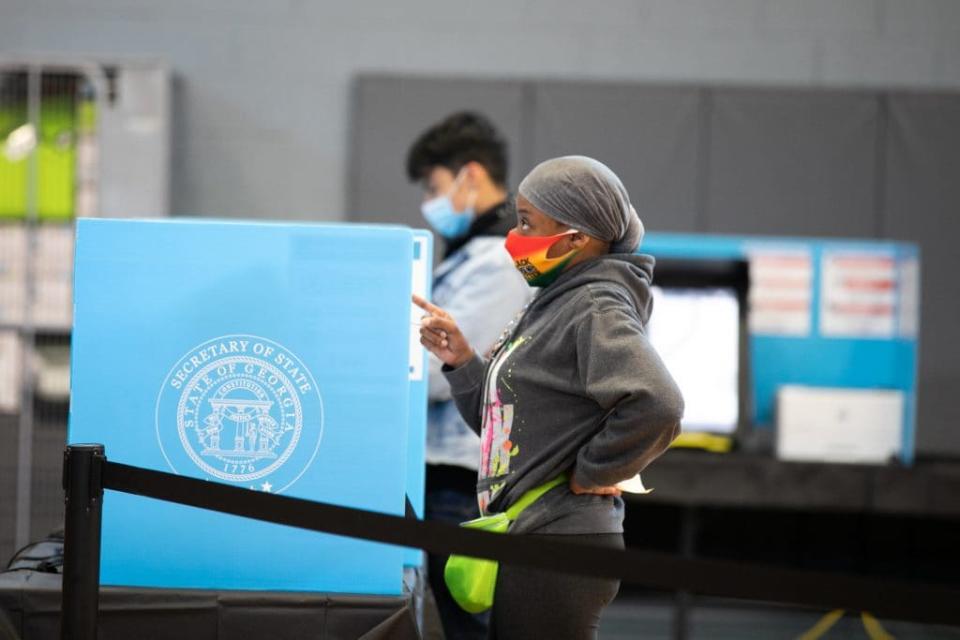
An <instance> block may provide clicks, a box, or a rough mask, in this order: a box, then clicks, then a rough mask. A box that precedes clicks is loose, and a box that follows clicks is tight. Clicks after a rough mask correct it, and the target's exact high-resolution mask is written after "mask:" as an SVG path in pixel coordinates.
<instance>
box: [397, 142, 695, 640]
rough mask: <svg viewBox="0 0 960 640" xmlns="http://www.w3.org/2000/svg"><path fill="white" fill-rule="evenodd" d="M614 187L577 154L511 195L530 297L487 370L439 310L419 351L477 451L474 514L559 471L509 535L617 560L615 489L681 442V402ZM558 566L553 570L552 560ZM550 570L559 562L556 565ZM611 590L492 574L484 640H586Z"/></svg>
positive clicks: (619, 536) (500, 505) (619, 187)
mask: <svg viewBox="0 0 960 640" xmlns="http://www.w3.org/2000/svg"><path fill="white" fill-rule="evenodd" d="M642 237H643V225H642V223H641V222H640V219H639V217H638V216H637V213H636V211H635V210H634V209H633V207H632V206H631V204H630V200H629V197H628V195H627V191H626V189H625V188H624V186H623V184H622V183H621V182H620V179H619V178H617V176H616V175H615V174H614V173H613V172H612V171H611V170H610V169H609V168H607V167H606V166H605V165H603V164H601V163H600V162H598V161H596V160H593V159H591V158H586V157H583V156H567V157H563V158H555V159H553V160H548V161H546V162H544V163H542V164H540V165H539V166H537V167H536V168H534V170H533V171H531V172H530V174H529V175H528V176H527V177H526V178H525V179H524V180H523V182H522V183H521V184H520V188H519V190H518V196H517V226H516V228H515V229H514V230H512V231H511V232H510V234H509V235H508V237H507V241H506V248H507V251H508V252H509V253H510V254H511V256H512V257H513V259H514V263H515V265H516V266H517V268H518V269H519V270H520V272H521V273H522V274H523V275H524V277H525V278H526V279H527V281H528V283H529V284H530V285H531V286H536V287H540V288H541V290H540V291H539V293H538V294H537V296H536V297H535V298H534V300H533V301H532V302H531V303H530V304H529V305H528V307H527V309H526V310H525V311H524V312H523V313H522V315H521V316H520V317H519V318H518V319H517V320H516V321H515V322H514V323H511V324H512V325H514V326H511V327H508V329H507V331H505V332H504V336H502V338H501V340H500V341H499V342H498V344H497V345H496V346H495V347H494V348H493V349H492V350H491V352H490V353H489V354H487V357H486V359H484V358H481V357H480V356H479V355H478V354H476V353H475V352H474V351H473V349H472V348H471V347H470V345H469V344H468V343H467V342H466V340H465V339H464V338H463V335H462V334H461V333H460V331H459V329H458V328H457V325H456V321H455V320H454V319H453V318H452V317H451V316H450V315H449V314H447V313H446V312H445V311H443V310H442V309H439V308H437V307H435V306H433V305H431V304H429V303H427V302H425V301H423V300H421V299H419V298H417V299H415V302H416V303H417V304H418V305H419V306H421V307H422V308H423V309H424V310H425V311H427V313H428V315H426V316H425V317H424V319H423V322H422V326H421V330H420V337H421V342H422V343H423V345H424V346H425V347H427V349H429V350H430V351H431V352H432V353H434V354H436V355H437V357H439V358H440V359H441V360H442V361H443V362H444V365H445V366H444V375H445V376H446V377H447V380H448V381H449V382H450V386H451V390H452V393H453V397H454V399H455V401H456V403H457V408H458V409H459V411H460V413H461V414H462V415H463V417H464V419H465V420H466V421H467V423H468V424H469V425H470V426H471V427H472V428H473V429H474V430H475V431H477V432H478V433H480V439H481V461H480V462H481V463H480V472H479V481H478V484H477V491H478V502H479V505H480V509H481V511H482V512H483V513H484V514H489V513H497V512H502V511H505V510H506V509H507V508H508V507H509V506H510V505H512V504H513V503H515V502H516V501H517V500H518V499H519V498H520V496H522V495H523V494H524V493H525V492H527V491H528V490H530V489H533V488H534V487H538V486H539V485H542V484H544V483H545V482H548V481H550V480H552V479H554V478H557V477H558V476H560V475H561V474H566V476H567V478H568V480H567V481H566V482H564V483H562V484H560V485H558V486H556V487H555V488H553V489H551V490H550V491H548V492H547V493H546V494H544V495H543V496H542V497H540V498H539V499H538V500H537V501H536V502H535V503H533V504H532V505H531V506H530V507H528V508H527V509H526V510H524V511H523V512H522V513H521V514H520V516H519V518H518V519H517V520H516V522H514V523H513V525H512V526H511V528H510V533H513V534H527V535H554V536H564V539H565V540H566V541H572V542H573V541H575V542H584V543H588V544H594V545H600V546H605V547H613V548H622V547H623V501H622V500H621V499H620V497H619V496H620V489H619V488H618V487H617V484H618V483H620V482H622V481H625V480H628V479H630V478H632V477H634V476H635V475H636V474H637V473H639V472H640V471H641V470H642V469H644V468H645V467H646V466H647V465H648V464H650V462H651V461H653V460H654V459H655V458H656V457H657V456H659V455H660V454H661V453H663V451H664V450H665V449H666V448H667V446H668V445H669V444H670V442H671V441H672V440H673V439H674V438H675V437H676V435H677V433H678V432H679V423H680V418H681V416H682V413H683V400H682V398H681V396H680V392H679V390H678V389H677V386H676V384H675V383H674V382H673V379H672V378H671V377H670V374H669V373H668V372H667V370H666V368H665V367H664V365H663V362H662V361H661V360H660V358H659V357H658V356H657V354H656V352H655V351H654V349H653V347H651V345H650V343H649V342H648V340H647V338H646V336H645V334H644V326H645V324H646V322H647V320H648V319H649V316H650V311H651V306H652V305H651V293H650V283H651V280H652V277H653V258H652V257H650V256H645V255H633V253H634V252H635V251H636V249H637V248H638V247H639V245H640V241H641V239H642ZM561 562H562V561H561ZM558 569H562V565H558ZM618 589H619V581H616V580H606V579H592V578H581V577H576V576H570V575H565V574H560V573H551V572H544V571H538V570H532V569H527V568H524V567H515V566H510V565H501V566H500V573H499V576H498V579H497V586H496V595H495V598H494V605H493V614H492V619H491V630H490V637H492V638H497V639H500V640H502V639H504V638H595V637H596V634H597V628H598V626H599V620H600V613H601V611H602V610H603V608H604V607H605V606H606V605H607V604H609V603H610V601H611V600H613V598H614V596H615V595H616V593H617V590H618Z"/></svg>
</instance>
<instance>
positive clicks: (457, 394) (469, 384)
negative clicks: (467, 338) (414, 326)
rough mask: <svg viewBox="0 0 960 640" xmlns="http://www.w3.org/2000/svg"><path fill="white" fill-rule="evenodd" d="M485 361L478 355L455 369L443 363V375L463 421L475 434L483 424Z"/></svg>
mask: <svg viewBox="0 0 960 640" xmlns="http://www.w3.org/2000/svg"><path fill="white" fill-rule="evenodd" d="M486 370H487V363H486V361H485V360H484V359H483V358H481V357H480V356H478V355H474V356H473V359H472V360H470V361H469V362H467V363H466V364H463V365H461V366H459V367H457V368H456V369H451V368H450V367H448V366H447V365H443V375H444V377H446V379H447V382H449V383H450V393H451V395H452V396H453V401H454V402H455V403H456V405H457V410H458V411H459V412H460V415H461V416H462V417H463V420H464V422H466V423H467V425H468V426H469V427H470V428H471V429H473V430H474V431H475V432H477V434H479V433H480V428H481V426H482V424H483V421H482V419H481V415H480V411H481V407H482V406H483V398H482V396H483V378H484V375H485V374H486Z"/></svg>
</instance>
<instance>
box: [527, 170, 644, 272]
mask: <svg viewBox="0 0 960 640" xmlns="http://www.w3.org/2000/svg"><path fill="white" fill-rule="evenodd" d="M518 191H519V193H520V195H522V196H523V197H524V198H526V199H527V200H528V201H529V202H530V204H532V205H533V206H535V207H536V208H537V209H539V210H540V211H543V212H544V213H545V214H547V215H548V216H550V217H551V218H553V219H554V220H556V221H557V222H560V223H563V224H565V225H569V226H571V227H573V228H574V229H576V230H578V231H583V232H584V233H586V234H587V235H589V236H593V237H594V238H597V239H598V240H603V241H604V242H609V243H610V253H633V252H634V251H636V250H637V248H638V247H639V246H640V242H641V241H642V240H643V223H642V222H641V221H640V217H639V216H638V215H637V212H636V210H635V209H634V208H633V205H631V204H630V196H629V195H627V189H626V188H625V187H624V186H623V183H622V182H620V178H618V177H617V174H615V173H614V172H613V171H611V170H610V168H609V167H607V165H605V164H603V163H602V162H598V161H597V160H594V159H593V158H588V157H586V156H563V157H562V158H553V159H552V160H547V161H546V162H541V163H540V164H538V165H537V166H536V167H534V168H533V171H531V172H530V173H529V174H527V177H526V178H524V179H523V182H521V183H520V188H519V190H518Z"/></svg>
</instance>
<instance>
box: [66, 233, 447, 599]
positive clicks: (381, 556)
mask: <svg viewBox="0 0 960 640" xmlns="http://www.w3.org/2000/svg"><path fill="white" fill-rule="evenodd" d="M430 253H431V246H430V238H429V234H425V233H423V232H413V231H411V230H409V229H404V228H390V227H370V226H364V227H361V226H347V225H292V224H260V223H231V222H219V221H218V222H214V221H204V220H194V221H188V220H181V221H131V220H123V221H120V220H80V221H78V223H77V243H76V275H75V279H76V281H75V314H74V323H75V324H74V333H73V343H72V348H73V360H72V366H73V378H72V398H71V415H70V425H69V441H70V442H72V443H79V442H102V443H104V444H105V445H106V451H107V456H108V458H109V459H111V460H113V461H116V462H123V463H127V464H132V465H137V466H141V467H146V468H152V469H158V470H162V471H168V472H173V473H177V474H181V475H188V476H192V477H197V478H202V479H205V480H208V481H210V482H221V483H227V484H231V485H235V486H241V487H245V488H249V489H250V490H251V491H267V492H274V493H282V494H284V495H289V496H295V497H299V498H306V499H311V500H317V501H322V502H329V503H333V504H338V505H344V506H350V507H356V508H360V509H368V510H373V511H379V512H382V513H388V514H393V515H403V514H404V512H405V503H406V499H407V495H409V496H410V501H411V503H412V505H413V508H414V510H415V511H417V512H418V513H420V512H422V487H423V469H422V467H423V451H422V448H423V438H424V426H423V422H424V420H425V405H426V385H425V380H424V376H425V366H424V359H425V357H426V355H425V353H423V350H422V349H420V348H419V344H417V343H415V342H414V334H415V333H416V327H414V326H413V324H412V322H411V318H412V316H411V313H412V312H411V303H410V294H411V292H412V291H415V290H419V292H420V293H428V287H429V281H430V266H431V264H432V261H431V257H430ZM102 549H103V551H102V561H101V579H102V582H103V583H104V584H108V585H131V586H148V587H177V588H212V589H255V590H306V591H325V592H340V593H363V594H383V595H398V594H400V593H401V588H402V572H403V567H404V565H405V564H413V563H416V564H419V561H418V560H417V559H415V556H414V555H413V552H412V551H411V550H405V549H402V548H399V547H392V546H387V545H381V544H374V543H370V542H364V541H359V540H355V539H349V538H342V537H336V536H328V535H321V534H317V533H313V532H308V531H303V530H299V529H294V528H289V527H282V526H278V525H273V524H268V523H264V522H260V521H255V520H250V519H245V518H239V517H235V516H228V515H225V514H220V513H214V512H209V511H204V510H199V509H193V508H189V507H183V506H180V505H176V504H172V503H166V502H160V501H154V500H150V499H146V498H141V497H137V496H133V495H128V494H121V493H114V492H108V495H107V496H106V497H105V500H104V518H103V544H102ZM417 554H418V555H419V552H417Z"/></svg>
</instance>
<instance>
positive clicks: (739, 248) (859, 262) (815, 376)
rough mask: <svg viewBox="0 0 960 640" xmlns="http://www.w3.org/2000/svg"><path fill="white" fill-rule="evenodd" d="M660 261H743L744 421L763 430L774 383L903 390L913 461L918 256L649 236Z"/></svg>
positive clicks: (901, 250) (894, 248)
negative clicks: (745, 302) (745, 337)
mask: <svg viewBox="0 0 960 640" xmlns="http://www.w3.org/2000/svg"><path fill="white" fill-rule="evenodd" d="M641 252H643V253H649V254H652V255H653V256H655V257H656V258H660V259H681V260H691V261H697V260H703V261H708V260H720V261H723V260H736V261H744V262H747V263H748V264H749V279H750V287H749V290H750V293H749V300H748V303H749V342H748V345H747V348H748V354H749V363H750V372H749V373H750V389H749V393H750V405H751V407H752V415H751V423H752V424H753V426H754V428H755V429H759V430H761V431H763V430H770V429H771V428H772V426H773V423H774V417H775V416H774V411H775V403H776V394H777V391H778V389H779V388H780V387H782V386H783V385H803V386H810V387H840V388H847V389H888V390H894V391H899V392H902V394H903V398H904V404H903V420H902V424H903V430H902V442H901V446H900V453H899V457H900V459H901V461H902V462H904V463H907V464H909V463H910V462H912V460H913V454H914V431H915V421H916V380H917V352H918V342H917V340H918V328H919V296H920V293H919V273H920V261H919V260H920V257H919V250H918V248H917V246H916V245H913V244H909V243H899V242H884V241H869V240H862V241H860V240H831V239H803V238H786V237H784V238H778V237H758V236H718V235H698V234H673V233H650V234H648V235H647V237H646V238H645V239H644V242H643V246H642V247H641Z"/></svg>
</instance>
